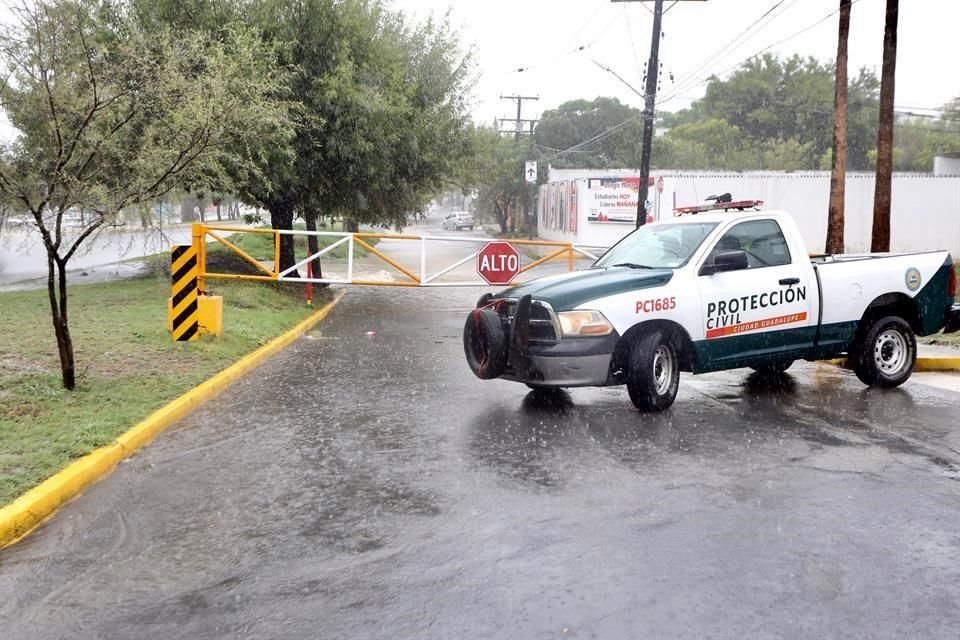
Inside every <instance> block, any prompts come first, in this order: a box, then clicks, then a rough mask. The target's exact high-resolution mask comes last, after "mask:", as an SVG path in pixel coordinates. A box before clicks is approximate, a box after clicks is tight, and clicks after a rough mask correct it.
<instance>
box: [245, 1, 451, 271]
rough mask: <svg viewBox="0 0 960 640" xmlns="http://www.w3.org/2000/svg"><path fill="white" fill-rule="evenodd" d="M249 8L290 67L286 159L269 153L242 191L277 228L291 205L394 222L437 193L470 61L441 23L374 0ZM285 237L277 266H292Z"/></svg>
mask: <svg viewBox="0 0 960 640" xmlns="http://www.w3.org/2000/svg"><path fill="white" fill-rule="evenodd" d="M251 13H252V17H253V22H254V24H257V25H258V26H259V27H260V29H261V33H262V35H263V37H264V38H265V39H266V40H267V41H269V42H275V43H277V44H278V48H277V51H278V64H279V65H280V66H282V67H285V68H291V69H293V70H294V71H293V74H292V76H291V81H290V84H289V85H288V94H287V95H288V96H289V98H290V99H291V100H292V101H294V102H295V103H296V104H297V105H298V108H297V110H296V121H297V134H296V136H295V139H294V141H293V146H292V152H293V161H292V162H273V161H272V160H271V159H269V158H267V159H266V160H265V162H264V163H263V164H262V165H261V169H262V173H263V175H264V176H265V177H266V180H263V181H252V182H250V183H248V184H246V185H245V189H244V192H245V194H247V195H248V196H249V197H250V198H252V199H253V200H254V201H258V202H262V203H263V204H264V205H265V206H266V207H267V208H268V209H269V210H270V214H271V222H272V224H273V226H274V228H290V226H291V224H292V222H293V218H294V215H295V214H297V213H299V214H300V215H301V216H303V217H304V219H305V220H306V221H307V226H308V228H313V226H314V225H315V224H316V220H317V218H318V217H320V216H324V215H332V214H341V215H344V216H346V217H347V218H349V220H350V221H351V223H352V225H354V228H356V225H357V224H359V223H369V224H379V225H389V226H400V225H403V224H404V223H405V221H406V218H407V215H408V214H410V213H415V212H420V211H422V210H423V208H424V207H425V206H426V205H427V204H428V203H429V201H430V199H431V198H433V197H434V196H435V195H438V194H439V193H441V192H442V191H443V188H444V184H445V180H446V179H447V178H448V177H449V175H451V174H454V173H456V171H457V165H458V164H459V163H460V162H461V156H462V155H463V154H464V153H466V152H467V145H468V144H469V139H470V121H469V117H468V113H467V107H466V95H467V88H468V86H469V82H470V62H469V58H468V57H467V56H466V55H464V54H463V53H462V51H461V50H460V47H459V44H458V39H457V37H456V35H455V34H454V33H453V32H452V31H451V30H450V27H449V25H448V24H447V23H436V22H433V21H427V22H425V23H423V24H419V25H411V24H409V23H408V22H407V21H406V20H405V19H404V17H403V15H402V14H400V13H398V12H391V11H389V10H387V9H386V8H385V6H384V4H383V3H382V2H380V0H339V1H335V0H272V1H268V2H262V3H258V4H257V5H255V7H253V8H252V9H251ZM288 239H289V237H284V243H283V244H282V246H281V255H280V265H281V268H283V269H286V268H288V267H290V266H292V265H293V264H295V259H294V255H293V244H292V242H287V240H288ZM310 251H311V253H315V251H316V247H315V246H311V247H310ZM318 267H319V265H317V268H318Z"/></svg>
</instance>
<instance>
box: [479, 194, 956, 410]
mask: <svg viewBox="0 0 960 640" xmlns="http://www.w3.org/2000/svg"><path fill="white" fill-rule="evenodd" d="M956 286H957V285H956V275H955V273H954V270H953V262H952V259H951V257H950V254H949V253H948V252H946V251H928V252H923V253H908V254H869V255H838V256H823V257H817V258H811V257H810V256H809V255H808V254H807V251H806V249H805V248H804V243H803V240H802V238H801V236H800V233H799V231H798V230H797V227H796V225H795V223H794V221H793V219H792V218H791V216H790V215H789V214H787V213H785V212H781V211H761V212H740V213H711V214H706V215H696V216H687V217H681V218H675V219H673V220H670V221H665V222H659V223H656V224H648V225H645V226H643V227H640V228H639V229H637V230H636V231H634V232H633V233H630V234H629V235H627V236H626V237H624V238H623V239H622V240H621V241H620V242H619V243H617V244H616V245H615V246H614V247H613V248H611V249H610V250H609V251H608V252H607V253H606V254H605V255H604V256H603V257H602V258H600V259H599V260H597V262H596V263H594V265H593V266H592V267H590V268H589V269H586V270H582V271H577V272H574V273H568V274H563V275H558V276H549V277H544V278H540V279H537V280H533V281H531V282H529V283H525V284H522V285H519V286H516V287H512V288H510V289H506V290H505V291H501V292H500V293H498V294H496V295H491V294H486V295H485V296H484V297H483V298H481V299H480V302H479V303H478V304H477V308H476V309H474V310H473V311H472V312H471V313H470V315H469V316H468V317H467V320H466V324H465V326H464V335H463V344H464V352H465V354H466V358H467V363H468V364H469V365H470V368H471V369H472V370H473V372H474V373H475V374H476V375H477V377H479V378H482V379H490V378H498V377H499V378H504V379H507V380H514V381H517V382H522V383H525V384H527V385H528V386H530V387H531V388H545V387H578V386H607V385H620V384H625V385H626V386H627V390H628V391H629V395H630V399H631V400H632V401H633V403H634V404H635V405H636V406H637V407H638V408H639V409H641V410H644V411H659V410H663V409H666V408H667V407H669V406H670V405H671V404H673V401H674V399H675V398H676V395H677V387H678V386H679V373H680V371H691V372H693V373H695V374H697V373H706V372H710V371H719V370H723V369H735V368H738V367H752V368H754V369H756V370H758V371H761V372H764V373H771V374H775V373H781V372H783V371H785V370H786V369H787V368H788V367H789V366H790V365H791V364H792V363H793V362H794V361H795V360H801V359H802V360H823V359H828V358H834V357H837V356H840V355H843V354H846V355H847V357H848V359H849V361H850V363H851V364H852V367H853V370H854V372H856V374H857V377H859V378H860V380H862V381H863V382H864V383H865V384H868V385H874V386H881V387H894V386H897V385H899V384H902V383H903V382H904V381H905V380H907V378H909V377H910V374H911V373H912V372H913V367H914V364H915V362H916V357H917V344H916V338H915V336H916V335H921V336H925V335H930V334H932V333H936V332H938V331H940V330H941V329H944V330H946V331H957V330H960V305H957V304H954V297H955V295H956Z"/></svg>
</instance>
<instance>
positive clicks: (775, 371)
mask: <svg viewBox="0 0 960 640" xmlns="http://www.w3.org/2000/svg"><path fill="white" fill-rule="evenodd" d="M792 365H793V360H790V361H788V362H777V363H776V364H761V365H758V366H756V367H750V368H751V369H753V370H754V371H756V372H757V373H759V374H760V375H761V376H763V377H765V378H769V377H774V376H779V375H780V374H782V373H784V372H785V371H786V370H787V369H789V368H790V367H791V366H792Z"/></svg>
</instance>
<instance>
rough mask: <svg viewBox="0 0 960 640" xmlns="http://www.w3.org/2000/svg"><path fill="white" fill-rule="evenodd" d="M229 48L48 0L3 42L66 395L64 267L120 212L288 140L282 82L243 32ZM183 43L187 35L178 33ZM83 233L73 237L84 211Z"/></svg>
mask: <svg viewBox="0 0 960 640" xmlns="http://www.w3.org/2000/svg"><path fill="white" fill-rule="evenodd" d="M227 31H228V32H227V33H226V35H225V37H224V40H223V42H220V43H214V42H211V41H209V40H207V39H205V38H202V37H177V34H174V33H173V32H171V31H168V30H159V31H156V32H153V33H150V34H147V33H146V32H145V31H144V30H143V29H142V28H140V26H139V25H138V24H137V22H136V21H135V20H132V19H131V18H130V13H129V7H128V6H126V5H123V4H120V3H112V2H107V1H105V0H104V1H98V0H38V1H37V2H35V3H33V4H24V5H22V6H20V7H19V8H16V9H14V10H13V20H12V23H11V24H10V25H9V26H8V27H7V29H6V30H5V32H4V33H3V34H2V36H0V58H2V62H3V64H4V65H5V66H6V71H7V73H6V77H7V78H8V80H7V82H6V83H5V84H4V85H3V87H2V88H0V108H2V109H3V112H4V114H5V115H6V116H7V118H8V119H9V120H10V122H11V124H12V125H13V126H14V127H15V128H16V129H17V131H18V133H19V137H18V138H17V139H16V140H15V141H14V142H12V143H10V144H7V145H4V146H3V147H2V148H0V155H2V159H0V192H2V194H3V195H4V196H5V197H6V198H9V199H10V200H12V201H15V202H16V203H17V206H18V207H20V208H22V209H23V210H25V211H27V212H29V213H30V214H31V215H32V217H33V222H34V226H35V227H36V230H37V232H38V233H39V234H40V236H41V238H42V240H43V245H44V247H45V249H46V253H47V266H48V270H47V271H48V273H47V291H48V298H49V302H50V312H51V319H52V322H53V327H54V333H55V335H56V339H57V346H58V353H59V357H60V366H61V374H62V381H63V385H64V387H66V388H67V389H73V388H74V387H75V385H76V373H75V361H74V353H73V341H72V338H71V335H70V328H69V321H68V290H67V266H68V263H69V261H70V259H71V258H72V257H73V256H74V255H75V254H76V252H77V251H78V250H79V249H80V247H81V246H82V245H83V243H84V242H86V241H87V240H88V239H89V238H90V237H91V236H93V235H94V234H95V233H97V231H98V230H99V229H100V228H101V227H102V226H103V225H104V224H106V223H107V222H109V221H111V220H112V219H113V218H114V217H115V216H117V215H118V214H119V212H120V211H121V210H123V209H124V208H127V207H133V206H135V205H138V204H139V203H142V202H146V201H149V200H154V199H158V198H160V197H162V196H163V195H165V194H166V193H168V192H170V191H171V190H172V189H174V188H176V187H178V186H180V185H182V184H184V183H204V182H213V181H222V180H224V177H225V175H226V168H227V167H229V168H230V170H231V171H233V172H234V173H236V174H238V175H239V174H252V173H254V172H255V171H256V164H255V163H253V162H252V160H253V158H251V157H250V156H249V155H248V154H246V153H239V154H238V153H237V151H238V150H240V149H248V148H251V145H250V143H251V142H252V141H254V140H262V139H264V138H270V139H274V138H275V137H276V136H277V135H281V136H282V135H283V133H284V131H285V129H286V128H287V124H286V121H285V118H284V115H283V113H282V112H280V111H278V109H277V108H276V106H275V105H274V104H273V103H272V102H270V101H269V100H267V99H266V96H267V95H268V94H270V93H271V92H273V91H275V90H276V86H277V84H278V82H280V76H279V75H278V73H276V72H275V71H274V70H273V69H272V67H271V66H270V65H269V63H268V62H267V61H269V60H270V58H271V56H270V52H269V51H268V50H267V48H266V47H264V46H263V45H262V44H261V43H260V41H259V40H258V39H256V38H254V37H251V36H250V34H249V33H247V32H246V31H245V30H243V29H242V28H239V27H230V28H229V29H228V30H227ZM181 35H182V34H181ZM77 209H79V210H83V211H85V212H86V213H87V217H86V218H85V219H84V223H83V226H82V228H80V229H78V230H76V231H73V230H69V229H66V228H65V227H64V218H65V216H67V214H68V213H70V212H72V211H74V210H77Z"/></svg>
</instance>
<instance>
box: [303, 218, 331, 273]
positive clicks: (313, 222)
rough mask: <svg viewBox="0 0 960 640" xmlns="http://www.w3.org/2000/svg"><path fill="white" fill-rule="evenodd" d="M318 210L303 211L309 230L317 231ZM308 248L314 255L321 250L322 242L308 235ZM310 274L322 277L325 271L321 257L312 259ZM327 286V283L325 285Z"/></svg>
mask: <svg viewBox="0 0 960 640" xmlns="http://www.w3.org/2000/svg"><path fill="white" fill-rule="evenodd" d="M318 217H319V216H318V214H317V212H316V211H315V210H314V211H305V212H304V213H303V219H304V220H305V221H306V223H307V231H316V230H317V218H318ZM307 249H308V250H309V252H310V255H313V254H315V253H317V252H318V251H320V243H319V242H318V241H317V236H307ZM310 275H311V276H312V277H314V278H322V277H323V271H322V270H321V267H320V258H314V259H313V260H311V261H310ZM323 286H326V285H323Z"/></svg>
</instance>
